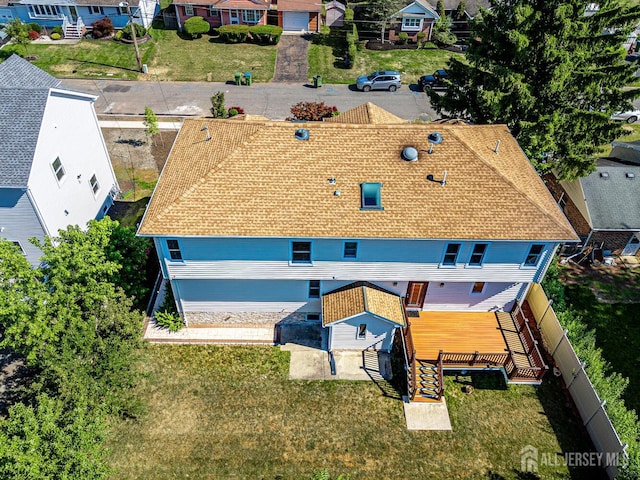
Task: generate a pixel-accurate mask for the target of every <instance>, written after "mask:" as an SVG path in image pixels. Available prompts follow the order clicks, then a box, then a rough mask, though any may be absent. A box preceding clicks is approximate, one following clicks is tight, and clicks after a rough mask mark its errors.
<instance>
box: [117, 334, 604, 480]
mask: <svg viewBox="0 0 640 480" xmlns="http://www.w3.org/2000/svg"><path fill="white" fill-rule="evenodd" d="M144 355H145V358H143V361H142V362H141V365H140V368H141V369H142V370H143V371H144V373H145V374H146V375H145V376H144V378H143V380H142V382H141V384H140V386H139V388H138V391H137V395H138V396H139V398H140V400H141V401H142V402H143V404H144V405H146V408H147V413H146V415H145V416H144V417H143V418H142V419H140V420H120V421H117V422H115V424H114V425H113V429H112V435H111V437H110V440H109V441H108V444H107V447H108V448H109V452H110V454H109V455H110V457H109V459H110V464H111V466H112V467H113V468H114V469H115V471H114V473H113V474H112V476H111V478H112V479H133V478H138V479H148V478H153V479H169V478H199V479H219V478H255V479H276V478H278V479H283V480H284V479H304V478H309V477H310V476H311V474H312V473H313V471H319V470H322V469H325V468H326V469H328V471H329V473H330V474H331V475H332V476H337V475H338V474H341V473H344V474H349V475H350V478H351V479H352V480H355V479H360V478H364V479H370V478H446V479H469V478H501V479H522V478H530V477H529V476H526V477H524V476H522V474H521V473H520V472H519V469H520V453H519V452H520V449H521V448H523V447H524V446H525V445H527V444H530V445H533V446H535V447H536V448H538V449H539V451H540V452H548V454H549V455H551V456H555V454H556V452H562V451H584V450H585V448H588V447H586V446H585V444H584V443H582V440H580V431H579V429H578V428H577V424H576V422H575V421H574V420H573V418H572V417H571V415H570V413H569V412H568V410H567V408H566V405H565V401H564V397H563V394H562V393H561V392H560V390H559V389H558V385H557V383H555V381H556V380H555V379H554V378H550V379H549V382H551V383H545V384H544V385H543V386H542V387H541V388H539V389H536V388H534V387H527V386H512V387H509V388H508V389H505V388H504V384H503V383H502V384H501V383H500V382H498V383H492V384H488V383H487V381H482V382H480V383H477V382H476V383H475V391H474V393H472V394H471V395H466V394H463V393H462V392H461V384H460V383H456V382H455V381H454V378H453V377H447V379H446V386H447V391H446V394H445V395H446V398H447V401H448V404H449V413H450V416H451V419H452V423H453V428H454V429H453V431H452V432H410V431H408V430H407V429H406V427H405V420H404V414H403V408H402V403H401V401H400V400H398V399H397V398H392V397H386V396H384V395H383V394H382V392H381V390H380V389H379V388H378V387H377V386H376V385H375V384H374V383H373V382H349V381H325V382H322V381H290V380H288V379H287V373H288V359H289V353H288V352H282V351H280V350H279V349H277V348H273V347H260V346H252V347H229V346H197V345H181V346H179V345H174V346H171V345H151V346H150V347H149V348H148V349H147V350H146V352H145V354H144ZM550 377H552V376H550ZM485 378H486V377H485ZM560 463H561V462H560ZM541 468H542V469H541V471H540V478H562V479H568V478H587V477H586V476H584V474H585V472H582V476H580V475H579V474H580V472H578V471H572V472H569V471H568V470H567V469H566V468H565V467H563V466H547V467H541ZM591 473H593V472H591ZM531 478H538V477H531ZM589 478H595V477H593V476H589Z"/></svg>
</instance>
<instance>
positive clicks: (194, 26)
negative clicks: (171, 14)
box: [182, 17, 211, 38]
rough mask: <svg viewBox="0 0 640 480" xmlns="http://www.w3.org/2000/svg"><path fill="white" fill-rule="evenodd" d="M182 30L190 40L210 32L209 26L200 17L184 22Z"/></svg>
mask: <svg viewBox="0 0 640 480" xmlns="http://www.w3.org/2000/svg"><path fill="white" fill-rule="evenodd" d="M182 30H183V31H184V32H185V33H187V34H188V35H190V36H191V38H200V37H201V36H202V34H203V33H208V32H209V30H211V25H209V22H207V21H206V20H205V19H204V18H202V17H191V18H189V19H187V20H186V21H185V22H184V27H182Z"/></svg>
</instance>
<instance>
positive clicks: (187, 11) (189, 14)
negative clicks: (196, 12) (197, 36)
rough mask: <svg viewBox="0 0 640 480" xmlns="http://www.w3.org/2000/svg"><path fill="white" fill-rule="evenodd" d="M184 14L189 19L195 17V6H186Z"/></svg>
mask: <svg viewBox="0 0 640 480" xmlns="http://www.w3.org/2000/svg"><path fill="white" fill-rule="evenodd" d="M184 14H185V15H186V16H187V17H193V5H185V6H184Z"/></svg>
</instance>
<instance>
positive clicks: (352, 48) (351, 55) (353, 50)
mask: <svg viewBox="0 0 640 480" xmlns="http://www.w3.org/2000/svg"><path fill="white" fill-rule="evenodd" d="M357 56H358V47H356V45H355V44H354V43H352V44H351V45H349V50H348V51H347V58H348V59H349V63H348V65H347V67H348V68H353V67H354V65H355V64H356V57H357Z"/></svg>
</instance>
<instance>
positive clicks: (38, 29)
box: [27, 23, 42, 34]
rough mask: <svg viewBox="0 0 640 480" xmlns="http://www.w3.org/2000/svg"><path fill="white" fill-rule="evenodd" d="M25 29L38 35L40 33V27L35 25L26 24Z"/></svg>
mask: <svg viewBox="0 0 640 480" xmlns="http://www.w3.org/2000/svg"><path fill="white" fill-rule="evenodd" d="M27 28H28V29H29V31H34V32H36V33H38V34H40V33H41V32H42V27H41V26H40V25H39V24H37V23H28V24H27Z"/></svg>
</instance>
